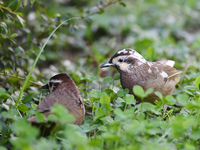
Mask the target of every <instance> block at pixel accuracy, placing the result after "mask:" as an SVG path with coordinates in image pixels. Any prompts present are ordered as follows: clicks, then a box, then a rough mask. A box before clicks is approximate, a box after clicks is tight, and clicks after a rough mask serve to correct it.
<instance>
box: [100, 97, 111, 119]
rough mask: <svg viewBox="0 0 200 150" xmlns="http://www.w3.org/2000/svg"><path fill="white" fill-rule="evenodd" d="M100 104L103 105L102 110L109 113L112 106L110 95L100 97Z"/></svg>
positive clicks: (106, 113)
mask: <svg viewBox="0 0 200 150" xmlns="http://www.w3.org/2000/svg"><path fill="white" fill-rule="evenodd" d="M100 104H101V105H102V111H103V112H104V114H105V115H109V114H110V111H111V107H110V97H109V96H108V95H103V96H102V97H101V98H100Z"/></svg>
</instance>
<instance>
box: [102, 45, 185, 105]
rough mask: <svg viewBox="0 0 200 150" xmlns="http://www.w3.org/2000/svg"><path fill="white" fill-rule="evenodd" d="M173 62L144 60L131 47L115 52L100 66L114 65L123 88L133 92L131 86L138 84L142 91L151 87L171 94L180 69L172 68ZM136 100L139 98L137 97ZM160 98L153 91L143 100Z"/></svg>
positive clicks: (177, 80)
mask: <svg viewBox="0 0 200 150" xmlns="http://www.w3.org/2000/svg"><path fill="white" fill-rule="evenodd" d="M174 64H175V62H174V61H172V60H163V61H157V62H149V61H146V60H145V59H144V58H143V57H142V56H141V55H140V54H139V53H138V52H136V51H135V50H133V49H123V50H120V51H118V52H116V53H115V54H114V55H113V56H112V58H111V59H110V60H109V61H108V62H106V63H104V64H102V65H101V66H100V67H101V68H104V67H110V66H111V67H115V68H116V69H117V70H118V72H119V73H120V81H121V85H122V87H123V88H128V89H129V93H131V94H134V93H133V86H135V85H139V86H141V87H142V88H143V89H144V91H146V90H147V89H149V88H153V89H154V91H159V92H160V93H161V94H162V95H163V96H167V95H170V94H172V92H173V90H174V87H175V85H176V84H177V83H178V82H179V79H180V78H178V77H177V76H178V75H179V74H181V71H178V70H176V69H175V68H173V66H174ZM137 100H138V101H140V99H138V98H137ZM155 100H160V99H159V98H158V97H157V96H156V94H155V93H154V92H153V93H151V94H150V95H148V97H146V98H145V99H144V100H143V101H146V102H150V103H154V101H155Z"/></svg>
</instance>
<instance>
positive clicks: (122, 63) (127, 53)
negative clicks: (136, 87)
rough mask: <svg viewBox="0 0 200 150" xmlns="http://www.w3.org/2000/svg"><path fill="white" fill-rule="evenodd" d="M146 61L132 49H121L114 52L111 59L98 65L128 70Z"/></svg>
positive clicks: (123, 70)
mask: <svg viewBox="0 0 200 150" xmlns="http://www.w3.org/2000/svg"><path fill="white" fill-rule="evenodd" d="M145 63H147V61H146V60H145V59H144V58H143V57H142V56H141V55H140V54H139V53H138V52H136V51H135V50H133V49H123V50H120V51H118V52H116V53H115V54H114V55H113V56H112V57H111V59H110V60H109V61H108V62H106V63H104V64H102V65H101V66H100V67H101V68H105V67H110V66H111V67H115V68H117V70H118V71H122V72H128V71H130V69H131V68H133V67H136V66H140V65H143V64H145Z"/></svg>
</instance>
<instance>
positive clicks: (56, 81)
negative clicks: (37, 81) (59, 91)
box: [42, 73, 71, 93]
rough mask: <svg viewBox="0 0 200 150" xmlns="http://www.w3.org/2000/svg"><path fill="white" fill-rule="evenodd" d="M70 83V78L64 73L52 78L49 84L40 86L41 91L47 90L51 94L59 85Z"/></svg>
mask: <svg viewBox="0 0 200 150" xmlns="http://www.w3.org/2000/svg"><path fill="white" fill-rule="evenodd" d="M66 82H71V78H70V77H69V76H68V75H67V74H66V73H60V74H57V75H55V76H53V77H52V78H51V79H50V80H49V82H48V83H47V84H45V85H43V86H42V89H49V91H50V93H51V92H53V91H54V90H55V89H56V88H57V87H58V86H59V85H60V84H62V83H66Z"/></svg>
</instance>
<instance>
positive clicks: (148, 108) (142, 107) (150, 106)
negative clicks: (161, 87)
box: [137, 102, 161, 115]
mask: <svg viewBox="0 0 200 150" xmlns="http://www.w3.org/2000/svg"><path fill="white" fill-rule="evenodd" d="M137 107H138V109H139V110H140V111H142V112H146V111H150V112H153V113H154V114H156V115H160V114H161V112H160V111H158V109H157V107H156V106H155V105H153V104H151V103H148V102H143V103H141V104H139V105H138V106H137Z"/></svg>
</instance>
